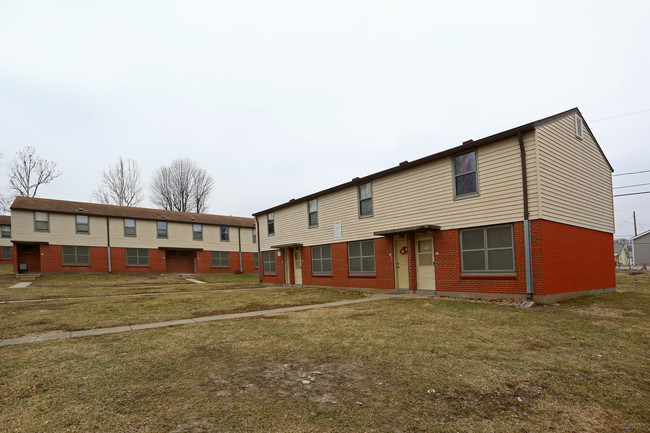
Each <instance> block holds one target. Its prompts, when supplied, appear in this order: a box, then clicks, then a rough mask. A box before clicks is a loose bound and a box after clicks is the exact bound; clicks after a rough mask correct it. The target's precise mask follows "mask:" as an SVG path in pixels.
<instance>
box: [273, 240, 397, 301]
mask: <svg viewBox="0 0 650 433" xmlns="http://www.w3.org/2000/svg"><path fill="white" fill-rule="evenodd" d="M392 252H393V241H392V239H391V238H379V239H375V268H376V273H375V275H350V274H349V272H348V244H347V243H346V242H339V243H335V244H332V275H312V272H311V248H309V247H303V248H302V283H303V284H304V285H310V286H312V285H313V286H329V287H359V288H372V289H391V290H392V289H394V288H395V278H394V270H393V257H392ZM276 259H278V257H277V256H276ZM281 266H282V264H281V261H278V262H277V267H278V272H279V273H281V274H284V271H283V269H284V268H282V267H281ZM279 279H280V278H277V280H279ZM282 280H284V275H282ZM262 281H263V282H265V283H272V282H276V281H273V279H272V278H269V277H268V276H263V279H262Z"/></svg>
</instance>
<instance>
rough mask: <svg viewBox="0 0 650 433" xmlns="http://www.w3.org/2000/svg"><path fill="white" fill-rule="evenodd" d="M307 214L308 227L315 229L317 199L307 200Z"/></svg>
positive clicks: (316, 223) (316, 222)
mask: <svg viewBox="0 0 650 433" xmlns="http://www.w3.org/2000/svg"><path fill="white" fill-rule="evenodd" d="M307 213H308V214H309V227H316V226H317V225H318V199H317V198H315V199H313V200H309V201H308V202H307Z"/></svg>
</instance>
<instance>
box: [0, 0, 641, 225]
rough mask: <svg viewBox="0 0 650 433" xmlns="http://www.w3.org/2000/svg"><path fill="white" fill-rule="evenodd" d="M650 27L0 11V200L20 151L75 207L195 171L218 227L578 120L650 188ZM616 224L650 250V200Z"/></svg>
mask: <svg viewBox="0 0 650 433" xmlns="http://www.w3.org/2000/svg"><path fill="white" fill-rule="evenodd" d="M649 18H650V2H648V1H621V0H619V1H598V0H595V1H543V2H542V1H539V2H538V1H529V2H526V1H490V2H483V1H476V2H468V1H454V2H435V1H422V2H419V1H352V0H347V1H332V0H329V1H321V2H306V1H272V2H270V1H237V2H233V1H227V2H226V1H176V2H175V1H116V0H111V1H104V2H89V1H82V0H80V1H24V0H17V1H8V0H0V151H1V152H2V153H3V154H4V159H2V160H0V191H3V192H6V191H7V184H8V181H7V172H8V170H7V164H8V162H9V161H10V160H11V159H12V158H13V157H14V155H15V153H16V151H17V150H19V149H20V148H22V147H24V146H25V145H32V146H35V147H36V149H37V151H38V153H39V154H40V155H41V156H42V157H44V158H46V159H50V160H54V161H56V163H57V164H58V166H59V168H60V169H61V171H62V172H63V176H61V177H60V178H58V179H56V180H55V181H54V182H52V183H51V184H50V185H47V186H46V187H44V188H43V189H42V192H41V193H40V194H39V196H41V197H48V198H58V199H66V200H79V201H90V200H91V193H92V190H93V189H94V188H96V187H97V186H98V183H99V175H100V172H101V171H102V170H104V169H106V167H107V166H108V164H109V163H112V162H114V161H115V160H116V159H117V158H118V156H120V155H121V156H123V157H125V158H133V159H135V160H137V161H138V162H139V164H140V166H141V169H142V172H143V175H144V179H145V180H146V181H149V179H150V177H151V175H152V174H153V172H154V171H155V169H156V168H157V167H159V166H160V165H163V164H168V163H170V162H171V161H172V160H173V159H174V158H178V157H189V158H192V159H194V160H196V161H197V162H198V163H199V164H200V165H201V166H203V167H205V168H206V169H207V170H208V171H209V172H210V173H211V174H212V175H213V176H214V177H215V179H216V181H217V188H216V189H215V192H214V194H213V196H212V198H211V200H210V202H209V209H208V211H209V212H211V213H218V214H232V215H238V216H250V214H251V213H252V212H254V211H258V210H262V209H265V208H267V207H270V206H273V205H275V204H279V203H281V202H285V201H287V200H289V199H291V198H297V197H300V196H303V195H306V194H308V193H311V192H315V191H317V190H320V189H324V188H327V187H330V186H333V185H336V184H339V183H342V182H346V181H348V180H350V179H352V178H353V177H356V176H363V175H366V174H370V173H373V172H375V171H379V170H382V169H385V168H389V167H391V166H394V165H396V164H397V163H399V162H400V161H403V160H413V159H416V158H419V157H422V156H426V155H429V154H432V153H435V152H438V151H440V150H444V149H447V148H449V147H453V146H456V145H459V144H461V142H462V141H464V140H467V139H469V138H473V139H478V138H481V137H484V136H487V135H491V134H493V133H497V132H500V131H502V130H505V129H508V128H511V127H515V126H519V125H521V124H524V123H527V122H530V121H533V120H536V119H539V118H542V117H546V116H549V115H552V114H555V113H558V112H560V111H564V110H567V109H569V108H572V107H575V106H577V107H579V108H580V110H581V111H582V113H583V115H584V116H585V120H586V121H587V123H588V124H589V125H590V127H591V129H592V131H593V132H594V134H595V135H596V138H597V139H598V141H599V142H600V144H601V146H602V148H603V150H604V152H605V154H606V155H607V157H608V158H609V160H610V162H611V164H612V165H613V167H614V169H615V170H616V172H615V174H618V173H625V172H632V171H642V170H650V158H649V153H650V152H649V151H648V137H650V81H649V79H648V77H650V56H649V55H648V47H649V42H650V32H649V31H648V29H647V26H648V20H649ZM643 110H645V111H643ZM639 111H641V112H639ZM630 113H636V114H630ZM614 116H620V117H614ZM601 119H604V120H601ZM579 169H580V164H579V161H576V170H579ZM642 183H650V172H648V173H643V174H639V175H627V176H616V177H614V186H615V187H619V186H627V185H634V184H642ZM648 190H650V185H646V186H641V187H637V188H622V189H615V190H614V191H615V193H630V192H635V191H648ZM145 205H147V206H150V202H147V203H145ZM615 210H616V222H617V226H616V229H617V235H629V234H633V227H632V225H631V216H632V211H633V210H636V211H637V220H638V222H639V223H640V226H639V229H640V230H643V229H645V230H650V194H647V195H634V196H627V197H619V198H615Z"/></svg>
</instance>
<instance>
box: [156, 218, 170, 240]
mask: <svg viewBox="0 0 650 433" xmlns="http://www.w3.org/2000/svg"><path fill="white" fill-rule="evenodd" d="M159 224H164V225H165V229H164V230H165V235H164V236H163V235H161V234H160V232H161V230H162V229H161V228H160V227H159V226H158V225H159ZM156 237H157V238H158V239H168V238H169V224H167V221H156Z"/></svg>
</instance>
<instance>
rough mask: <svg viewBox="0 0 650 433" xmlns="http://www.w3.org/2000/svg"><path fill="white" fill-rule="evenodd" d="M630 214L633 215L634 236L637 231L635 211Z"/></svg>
mask: <svg viewBox="0 0 650 433" xmlns="http://www.w3.org/2000/svg"><path fill="white" fill-rule="evenodd" d="M632 216H633V217H634V236H636V235H637V232H636V211H632ZM628 221H629V220H628Z"/></svg>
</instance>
